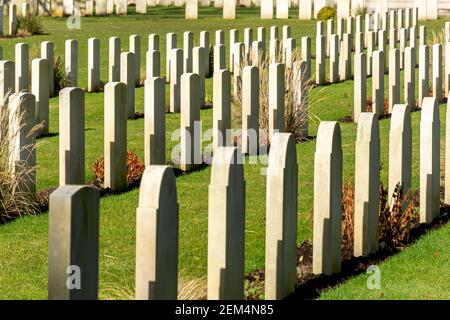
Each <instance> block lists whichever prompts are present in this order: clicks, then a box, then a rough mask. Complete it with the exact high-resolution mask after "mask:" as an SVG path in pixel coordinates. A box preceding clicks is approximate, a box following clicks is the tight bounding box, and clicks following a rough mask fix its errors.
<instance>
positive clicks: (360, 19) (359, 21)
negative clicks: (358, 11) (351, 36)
mask: <svg viewBox="0 0 450 320" xmlns="http://www.w3.org/2000/svg"><path fill="white" fill-rule="evenodd" d="M360 32H361V33H363V17H362V16H361V15H358V16H356V25H355V33H356V34H358V33H360Z"/></svg>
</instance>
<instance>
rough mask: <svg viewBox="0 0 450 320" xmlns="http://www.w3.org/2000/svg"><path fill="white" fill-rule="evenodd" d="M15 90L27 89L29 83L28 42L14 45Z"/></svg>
mask: <svg viewBox="0 0 450 320" xmlns="http://www.w3.org/2000/svg"><path fill="white" fill-rule="evenodd" d="M15 56H16V58H15V65H16V85H15V88H16V92H21V91H28V86H29V84H30V70H29V62H28V60H29V50H28V44H26V43H17V44H16V46H15Z"/></svg>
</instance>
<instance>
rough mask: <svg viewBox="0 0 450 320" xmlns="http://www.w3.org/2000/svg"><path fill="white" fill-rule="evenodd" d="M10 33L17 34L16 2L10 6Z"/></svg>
mask: <svg viewBox="0 0 450 320" xmlns="http://www.w3.org/2000/svg"><path fill="white" fill-rule="evenodd" d="M8 26H9V34H10V35H11V36H15V35H16V34H17V7H16V5H15V4H12V5H10V6H9V20H8Z"/></svg>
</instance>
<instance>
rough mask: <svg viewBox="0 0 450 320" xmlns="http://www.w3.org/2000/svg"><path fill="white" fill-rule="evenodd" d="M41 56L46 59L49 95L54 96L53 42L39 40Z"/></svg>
mask: <svg viewBox="0 0 450 320" xmlns="http://www.w3.org/2000/svg"><path fill="white" fill-rule="evenodd" d="M41 58H42V59H46V60H47V61H48V90H49V96H50V97H53V96H55V80H54V66H55V54H54V44H53V42H50V41H43V42H41Z"/></svg>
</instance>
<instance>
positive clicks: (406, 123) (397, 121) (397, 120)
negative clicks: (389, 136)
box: [390, 104, 411, 131]
mask: <svg viewBox="0 0 450 320" xmlns="http://www.w3.org/2000/svg"><path fill="white" fill-rule="evenodd" d="M406 129H409V130H411V113H410V111H409V108H408V106H407V105H406V104H396V105H394V107H393V108H392V116H391V129H390V131H405V130H406Z"/></svg>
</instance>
